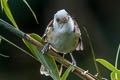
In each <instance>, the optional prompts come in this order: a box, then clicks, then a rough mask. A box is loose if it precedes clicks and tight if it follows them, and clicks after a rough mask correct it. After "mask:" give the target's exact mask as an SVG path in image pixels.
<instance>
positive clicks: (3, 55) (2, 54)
mask: <svg viewBox="0 0 120 80" xmlns="http://www.w3.org/2000/svg"><path fill="white" fill-rule="evenodd" d="M0 56H2V57H5V58H9V56H6V55H4V54H1V53H0Z"/></svg>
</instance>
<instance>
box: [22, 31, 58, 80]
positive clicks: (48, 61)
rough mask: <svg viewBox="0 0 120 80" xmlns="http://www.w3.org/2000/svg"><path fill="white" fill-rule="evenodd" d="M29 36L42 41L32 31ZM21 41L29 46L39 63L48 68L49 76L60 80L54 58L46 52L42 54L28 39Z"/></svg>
mask: <svg viewBox="0 0 120 80" xmlns="http://www.w3.org/2000/svg"><path fill="white" fill-rule="evenodd" d="M30 36H31V37H33V38H34V39H36V40H38V41H39V42H42V39H41V38H40V37H39V36H38V35H37V34H34V33H32V34H30ZM23 41H24V43H25V44H26V46H27V47H28V48H29V50H30V51H31V52H32V53H33V55H34V56H35V57H36V58H37V59H38V60H39V61H40V62H41V64H43V65H44V66H45V67H46V68H47V69H48V72H49V74H50V76H51V77H52V78H53V79H54V80H60V76H59V72H58V68H57V65H56V62H55V60H54V59H53V58H52V57H51V56H49V55H47V54H43V53H42V52H41V51H40V49H39V48H38V47H36V46H34V45H33V44H31V43H29V42H28V41H26V40H23Z"/></svg>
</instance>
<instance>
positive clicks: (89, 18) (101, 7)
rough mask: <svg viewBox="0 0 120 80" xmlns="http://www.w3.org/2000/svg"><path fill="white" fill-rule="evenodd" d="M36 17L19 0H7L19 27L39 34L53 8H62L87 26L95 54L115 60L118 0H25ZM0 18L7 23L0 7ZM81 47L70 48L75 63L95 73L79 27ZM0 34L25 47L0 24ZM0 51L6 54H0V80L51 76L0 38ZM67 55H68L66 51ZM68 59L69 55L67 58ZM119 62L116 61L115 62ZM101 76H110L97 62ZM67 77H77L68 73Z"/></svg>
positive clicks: (37, 79) (119, 21)
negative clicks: (41, 71)
mask: <svg viewBox="0 0 120 80" xmlns="http://www.w3.org/2000/svg"><path fill="white" fill-rule="evenodd" d="M27 1H28V3H29V4H30V6H31V7H32V9H33V10H34V12H35V13H36V15H37V17H38V21H39V24H36V22H35V20H34V18H33V16H32V14H31V12H30V11H29V9H28V8H27V6H26V5H25V4H24V3H23V2H22V0H9V1H8V4H9V7H10V9H11V11H12V13H13V16H14V18H15V20H16V23H17V24H18V26H19V28H20V29H21V30H22V31H24V32H26V33H37V34H39V35H40V36H42V35H43V33H44V30H45V28H46V26H47V24H48V23H49V21H50V20H51V19H52V18H53V16H54V14H55V13H56V11H58V10H60V9H66V10H67V11H68V12H69V13H70V14H71V16H72V17H74V18H75V19H76V20H77V22H78V24H79V25H84V26H86V28H87V29H88V32H89V35H90V36H91V39H92V41H93V46H94V50H95V55H96V58H103V59H106V60H107V61H109V62H111V63H112V64H113V65H114V63H115V57H116V52H117V47H118V44H119V41H120V37H119V34H120V31H119V30H120V1H119V0H27ZM0 18H2V19H3V20H5V21H7V22H9V23H11V22H10V21H9V20H8V18H7V17H6V15H5V14H4V13H3V12H2V10H1V11H0ZM81 32H82V37H83V42H84V51H80V52H73V53H75V54H73V55H74V57H75V59H76V61H77V65H78V66H80V67H81V68H83V69H85V70H89V72H90V73H92V74H96V71H95V67H94V64H93V60H92V56H91V51H90V48H89V44H88V40H87V38H86V34H85V32H84V31H83V29H81ZM0 35H2V36H4V37H6V38H7V39H9V40H10V41H12V42H14V43H15V44H17V45H19V46H20V47H22V48H24V49H26V50H28V49H27V48H26V46H25V45H24V44H23V42H22V40H21V39H20V38H18V37H17V36H15V35H13V34H12V33H9V32H8V31H6V30H4V29H2V28H0ZM0 53H3V54H6V55H8V56H10V58H3V57H0V80H52V79H51V78H50V77H45V76H42V75H40V73H39V68H40V63H39V62H37V61H36V60H34V59H33V58H31V57H30V56H28V55H26V54H24V53H23V52H21V51H20V50H18V49H16V48H15V47H13V46H11V45H10V44H8V43H6V42H5V41H2V43H1V44H0ZM66 58H67V59H69V55H66ZM69 60H70V59H69ZM118 66H120V64H118ZM99 67H100V71H101V73H102V76H103V77H106V78H108V79H110V76H109V75H110V71H109V70H107V69H106V68H104V67H103V66H101V65H99ZM68 80H80V79H79V77H77V76H76V75H74V74H72V73H71V74H70V76H69V78H68Z"/></svg>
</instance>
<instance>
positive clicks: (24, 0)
mask: <svg viewBox="0 0 120 80" xmlns="http://www.w3.org/2000/svg"><path fill="white" fill-rule="evenodd" d="M23 2H24V3H25V4H26V5H27V7H28V8H29V9H30V11H31V12H32V14H33V16H34V18H35V20H36V22H37V24H39V22H38V20H37V17H36V15H35V13H34V11H33V10H32V8H31V7H30V5H29V4H28V2H27V1H26V0H23Z"/></svg>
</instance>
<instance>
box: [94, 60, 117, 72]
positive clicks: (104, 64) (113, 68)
mask: <svg viewBox="0 0 120 80" xmlns="http://www.w3.org/2000/svg"><path fill="white" fill-rule="evenodd" d="M96 61H97V62H99V63H100V64H102V65H103V66H105V67H106V68H107V69H109V70H111V71H113V72H118V69H117V68H115V67H114V66H113V65H112V64H111V63H109V62H108V61H106V60H104V59H96Z"/></svg>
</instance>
